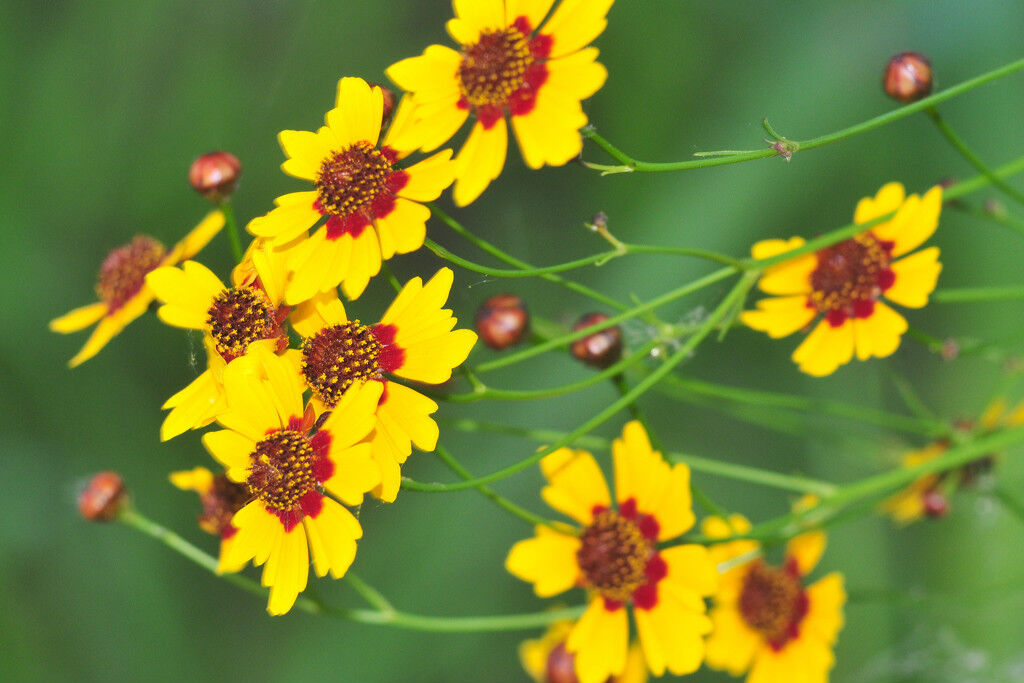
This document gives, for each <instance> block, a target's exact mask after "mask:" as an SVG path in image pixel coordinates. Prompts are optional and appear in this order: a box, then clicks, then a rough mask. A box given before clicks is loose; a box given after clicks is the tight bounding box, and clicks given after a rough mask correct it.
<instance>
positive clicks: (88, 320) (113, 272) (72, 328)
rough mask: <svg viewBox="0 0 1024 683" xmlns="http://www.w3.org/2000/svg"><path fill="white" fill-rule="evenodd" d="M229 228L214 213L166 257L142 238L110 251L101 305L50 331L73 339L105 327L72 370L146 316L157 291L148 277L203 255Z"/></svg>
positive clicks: (73, 313)
mask: <svg viewBox="0 0 1024 683" xmlns="http://www.w3.org/2000/svg"><path fill="white" fill-rule="evenodd" d="M222 227H224V214H222V213H221V212H220V211H219V210H217V211H212V212H211V213H209V214H207V216H206V217H205V218H204V219H203V220H202V221H200V223H199V225H197V226H196V227H195V228H193V230H192V232H190V233H189V234H188V235H186V236H185V239H183V240H182V241H181V242H178V244H176V245H175V246H174V248H173V249H171V251H169V252H165V249H164V246H163V245H162V244H160V243H159V242H157V241H156V240H155V239H153V238H152V237H147V236H145V235H138V236H137V237H135V239H133V240H132V242H131V244H126V245H124V246H122V247H118V248H117V249H115V250H114V251H112V252H110V254H109V255H108V256H107V258H106V259H105V260H104V261H103V265H102V266H100V274H99V279H98V281H97V283H96V293H97V294H98V295H99V297H100V301H98V302H97V303H94V304H89V305H88V306H82V307H81V308H76V309H75V310H73V311H71V312H70V313H68V314H67V315H63V316H61V317H59V318H56V319H54V320H51V321H50V329H51V330H53V331H54V332H60V333H62V334H67V333H68V332H77V331H78V330H81V329H83V328H86V327H88V326H89V325H92V324H93V323H95V322H97V321H98V322H99V324H98V325H97V326H96V329H94V330H93V331H92V334H91V335H89V339H88V340H87V341H86V342H85V346H83V347H82V350H81V351H79V352H78V353H77V354H75V357H74V358H72V359H71V360H70V361H69V362H68V365H69V366H70V367H72V368H73V367H75V366H77V365H81V364H82V363H84V362H85V361H87V360H89V359H90V358H92V357H93V356H95V355H96V354H97V353H99V351H100V349H102V348H103V347H104V346H106V345H107V342H108V341H110V340H111V339H112V338H113V337H114V336H115V335H117V334H118V333H120V332H121V330H123V329H124V328H125V327H126V326H127V325H128V324H129V323H130V322H132V321H133V320H135V319H136V318H138V317H139V316H140V315H142V314H143V313H145V312H146V309H147V308H148V307H149V304H150V302H152V301H153V292H152V291H150V289H149V287H147V286H146V283H145V280H144V278H145V277H146V273H148V272H149V271H151V270H153V269H154V268H159V267H160V266H171V265H174V264H176V263H178V262H180V261H181V260H182V259H187V258H189V257H191V256H193V255H195V254H197V253H198V252H199V251H200V250H201V249H202V248H203V247H205V246H206V244H207V242H209V241H210V240H211V239H213V236H214V235H216V234H217V232H218V231H219V230H220V229H221V228H222Z"/></svg>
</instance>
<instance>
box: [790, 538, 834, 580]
mask: <svg viewBox="0 0 1024 683" xmlns="http://www.w3.org/2000/svg"><path fill="white" fill-rule="evenodd" d="M825 544H826V538H825V532H824V531H809V532H807V533H806V534H800V535H799V536H796V537H794V538H792V539H790V541H789V543H787V544H786V556H787V557H792V558H793V559H795V560H796V566H797V569H799V570H800V575H801V576H807V575H808V574H810V573H811V570H813V569H814V568H815V567H817V566H818V561H819V560H820V559H821V555H822V553H824V552H825Z"/></svg>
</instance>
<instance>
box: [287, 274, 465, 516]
mask: <svg viewBox="0 0 1024 683" xmlns="http://www.w3.org/2000/svg"><path fill="white" fill-rule="evenodd" d="M452 280H453V274H452V271H451V269H449V268H442V269H441V270H439V271H438V272H437V274H435V275H434V277H432V278H431V279H430V280H429V281H428V282H427V283H426V284H424V283H423V281H422V280H421V279H420V278H418V277H417V278H413V279H412V280H410V281H409V282H408V283H406V285H405V286H404V287H403V288H402V290H401V291H400V292H399V293H398V295H397V296H396V297H395V300H394V302H392V304H391V306H389V307H388V309H387V311H386V312H385V313H384V316H383V317H382V318H381V319H380V322H377V323H373V324H369V325H364V324H362V322H360V321H359V320H350V319H349V318H348V316H347V315H346V313H345V307H344V305H343V304H342V303H341V301H340V300H339V299H338V297H337V295H336V294H333V293H325V294H321V295H318V296H317V297H315V298H313V299H312V300H310V301H308V302H306V303H304V304H302V305H300V306H298V307H297V308H296V309H295V311H294V313H293V314H292V326H293V327H294V328H295V331H296V332H298V333H299V334H300V335H301V336H302V337H303V341H302V351H301V361H300V363H301V370H302V376H303V378H304V379H305V382H306V384H307V385H308V386H309V387H310V389H311V390H312V392H313V403H314V405H315V406H316V407H317V409H318V412H319V411H323V410H331V409H332V408H333V407H334V406H335V405H337V403H338V401H339V400H341V398H342V397H343V396H344V395H345V394H346V392H348V391H350V390H351V389H352V388H353V387H359V386H363V385H365V384H367V383H372V384H379V385H381V386H382V387H383V389H384V392H383V394H382V396H381V399H380V405H379V406H378V407H377V411H376V415H377V423H376V432H375V434H374V439H373V446H374V448H373V452H374V457H375V458H376V459H377V461H378V463H379V465H380V468H381V485H380V488H379V489H378V490H376V491H375V493H376V494H377V495H379V496H380V498H381V499H382V500H385V501H388V502H390V501H393V500H394V499H395V496H397V495H398V486H399V481H400V479H401V474H400V466H401V464H402V463H403V462H405V460H406V458H408V457H409V454H410V453H412V446H413V444H415V445H416V447H417V448H419V449H421V450H424V451H432V450H434V447H435V446H436V445H437V437H438V430H437V424H436V423H435V422H434V420H433V419H431V417H430V415H431V414H432V413H434V412H435V411H436V410H437V404H436V403H435V402H434V401H432V400H431V399H429V398H427V397H426V396H424V395H423V394H421V393H419V392H418V391H416V390H415V389H411V388H409V387H407V386H405V385H404V384H400V383H398V382H393V381H390V380H388V376H389V375H393V376H395V377H401V378H403V379H408V380H412V381H414V382H422V383H424V384H441V383H442V382H446V381H448V379H449V378H450V377H451V374H452V369H453V368H455V367H458V366H459V365H460V364H461V363H462V362H463V361H464V360H466V357H467V356H468V355H469V352H470V350H471V349H472V348H473V345H474V344H475V343H476V339H477V335H476V333H475V332H473V331H472V330H455V329H453V328H454V327H455V324H456V323H457V322H458V321H457V320H456V319H455V317H454V316H452V312H451V311H450V310H449V309H446V308H442V306H444V303H445V301H446V300H447V299H448V293H449V292H450V291H451V287H452Z"/></svg>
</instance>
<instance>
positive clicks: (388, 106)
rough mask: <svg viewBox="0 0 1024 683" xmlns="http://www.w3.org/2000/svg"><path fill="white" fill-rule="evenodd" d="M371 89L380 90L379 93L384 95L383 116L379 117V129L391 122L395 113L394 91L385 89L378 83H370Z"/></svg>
mask: <svg viewBox="0 0 1024 683" xmlns="http://www.w3.org/2000/svg"><path fill="white" fill-rule="evenodd" d="M370 87H371V88H380V91H381V93H382V94H383V95H384V114H383V116H381V122H380V125H381V127H382V128H383V127H385V126H387V125H388V121H390V120H391V115H392V114H394V113H395V91H394V90H391V89H390V88H385V87H384V86H383V85H381V84H380V83H370Z"/></svg>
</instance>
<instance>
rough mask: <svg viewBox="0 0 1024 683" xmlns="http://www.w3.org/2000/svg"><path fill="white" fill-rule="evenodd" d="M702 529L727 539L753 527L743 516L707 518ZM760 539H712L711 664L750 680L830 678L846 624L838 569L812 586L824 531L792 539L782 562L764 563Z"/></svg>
mask: <svg viewBox="0 0 1024 683" xmlns="http://www.w3.org/2000/svg"><path fill="white" fill-rule="evenodd" d="M701 530H702V531H703V533H704V534H705V535H706V536H709V537H711V538H722V539H726V538H728V537H730V536H733V535H737V534H744V533H746V532H748V531H749V530H750V523H749V522H747V520H746V519H744V518H743V517H741V516H739V515H733V516H731V517H730V518H729V520H728V521H726V520H723V519H721V518H720V517H708V518H706V519H705V520H704V521H703V522H702V525H701ZM759 550H760V546H759V544H758V543H757V542H756V541H750V540H735V541H728V542H725V543H721V544H718V545H713V546H711V548H710V553H711V557H712V559H713V560H714V562H715V564H716V565H717V566H718V567H719V571H720V572H721V585H720V588H719V590H718V592H717V593H716V594H715V601H714V603H715V604H714V607H712V609H711V621H712V622H713V623H714V629H713V630H712V631H711V635H710V636H709V637H708V640H707V658H706V662H707V664H708V666H709V667H711V668H713V669H721V670H725V671H728V672H729V673H730V674H732V675H733V676H739V675H742V674H743V673H744V672H748V673H747V681H748V683H790V682H791V681H821V682H824V681H827V680H828V672H829V670H831V668H832V666H833V664H834V662H835V657H834V656H833V654H832V648H833V645H834V644H835V641H836V637H837V635H838V633H839V630H840V629H841V628H842V626H843V613H842V607H843V604H844V603H845V602H846V592H845V591H844V589H843V577H842V575H841V574H839V573H838V572H832V573H831V574H828V575H826V576H824V577H823V578H821V579H819V580H818V581H816V582H814V583H813V584H809V585H808V584H807V580H806V577H807V575H808V574H809V573H810V572H811V571H812V570H813V569H814V568H815V567H816V566H817V564H818V561H819V560H820V559H821V555H822V553H823V552H824V550H825V534H824V533H823V532H820V531H814V532H810V533H806V534H802V535H800V536H797V537H796V538H793V539H792V540H790V542H789V543H788V544H787V545H786V554H785V559H784V560H783V562H782V564H781V565H780V566H773V565H771V564H768V563H767V562H765V560H764V559H763V557H761V554H760V552H759Z"/></svg>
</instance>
